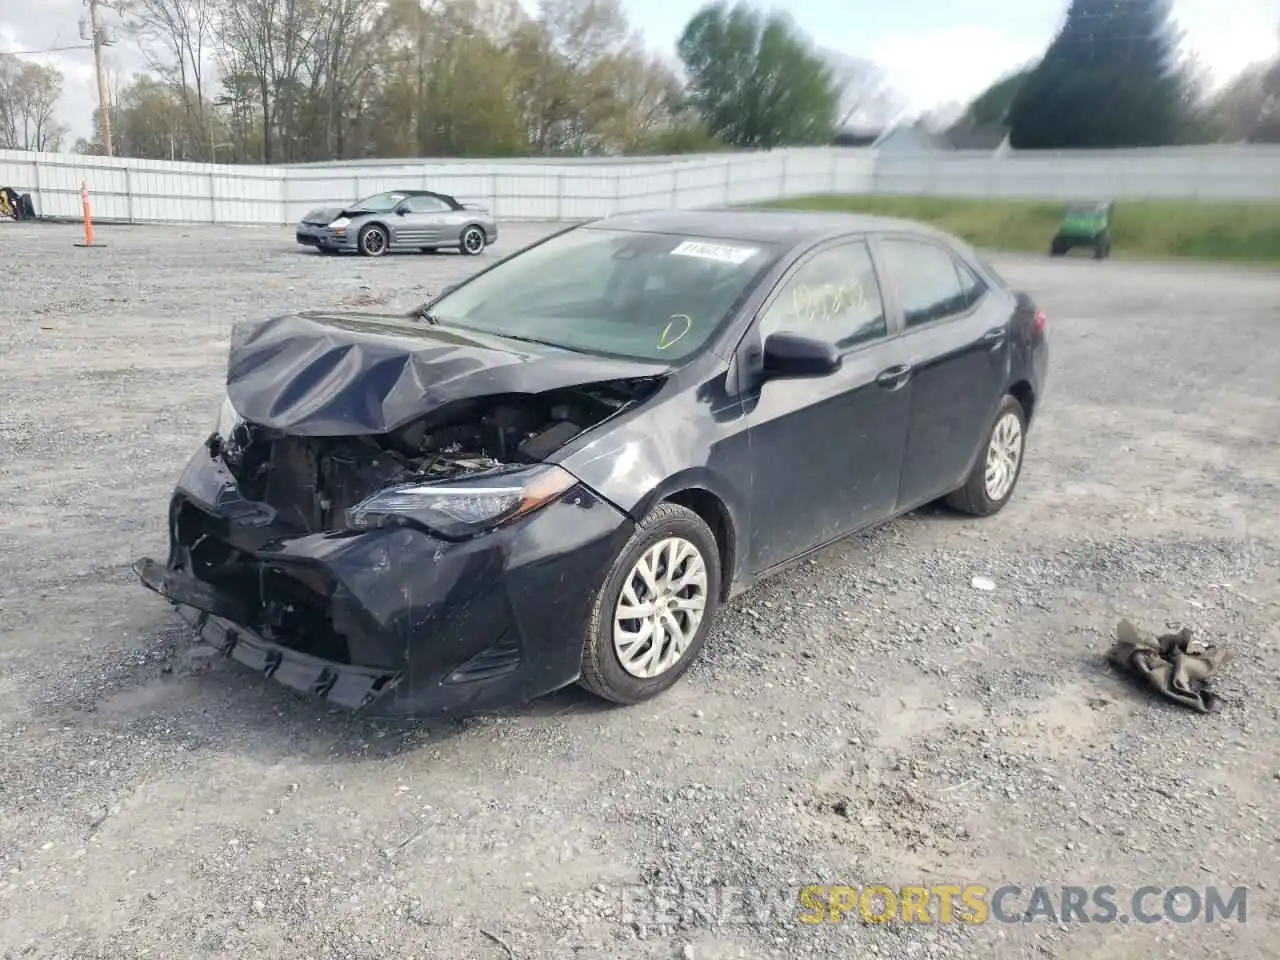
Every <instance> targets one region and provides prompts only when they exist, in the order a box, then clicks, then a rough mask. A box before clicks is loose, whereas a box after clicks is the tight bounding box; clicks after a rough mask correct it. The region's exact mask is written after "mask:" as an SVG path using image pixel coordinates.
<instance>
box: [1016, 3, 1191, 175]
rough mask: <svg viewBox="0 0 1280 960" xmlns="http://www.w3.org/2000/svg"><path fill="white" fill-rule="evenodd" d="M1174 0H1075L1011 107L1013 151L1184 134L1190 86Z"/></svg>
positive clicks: (1135, 143) (1132, 142)
mask: <svg viewBox="0 0 1280 960" xmlns="http://www.w3.org/2000/svg"><path fill="white" fill-rule="evenodd" d="M1170 10H1171V0H1071V6H1070V8H1069V9H1068V11H1067V19H1066V22H1065V24H1064V25H1063V27H1062V29H1061V31H1059V33H1058V35H1057V36H1056V37H1055V38H1054V40H1053V42H1052V43H1051V44H1050V45H1049V49H1048V50H1047V51H1046V52H1045V55H1044V59H1043V60H1042V61H1041V62H1040V64H1039V66H1037V67H1036V68H1035V69H1034V70H1033V71H1032V72H1031V75H1030V76H1029V77H1027V79H1026V81H1025V82H1024V83H1023V84H1022V85H1021V87H1020V89H1019V90H1018V93H1017V95H1016V96H1015V97H1014V99H1013V103H1012V104H1011V106H1010V109H1009V140H1010V145H1011V146H1012V147H1014V149H1023V150H1026V149H1037V148H1039V149H1054V148H1057V149H1067V148H1073V147H1144V146H1162V145H1165V144H1172V143H1178V142H1180V141H1181V140H1182V138H1183V136H1184V134H1185V130H1186V124H1187V117H1188V113H1189V103H1188V100H1189V94H1190V84H1189V80H1188V77H1187V76H1186V71H1185V70H1184V68H1183V66H1182V62H1181V57H1180V53H1179V44H1180V41H1181V37H1180V35H1179V33H1178V31H1177V29H1176V27H1175V26H1174V24H1173V22H1172V20H1171V19H1170Z"/></svg>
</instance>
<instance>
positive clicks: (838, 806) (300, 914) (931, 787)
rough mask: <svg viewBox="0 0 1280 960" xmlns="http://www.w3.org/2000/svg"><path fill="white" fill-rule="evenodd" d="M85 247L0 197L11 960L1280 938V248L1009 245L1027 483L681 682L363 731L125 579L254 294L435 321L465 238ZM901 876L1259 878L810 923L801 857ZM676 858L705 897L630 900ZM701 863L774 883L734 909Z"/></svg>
mask: <svg viewBox="0 0 1280 960" xmlns="http://www.w3.org/2000/svg"><path fill="white" fill-rule="evenodd" d="M546 229H549V228H548V227H546V226H534V225H512V226H508V227H507V228H506V229H505V231H504V236H503V239H502V241H501V243H500V245H499V246H498V247H497V248H495V250H493V251H491V252H490V253H489V254H488V255H487V257H493V256H496V255H499V254H500V253H502V252H505V251H508V250H511V249H514V248H515V247H516V246H518V245H520V244H523V243H525V242H529V241H531V240H533V239H534V238H536V237H537V236H539V235H540V234H541V233H542V232H543V231H545V230H546ZM77 238H78V233H77V231H76V230H75V229H74V228H72V227H58V226H49V225H16V224H4V225H0V250H2V251H3V259H4V262H5V266H6V270H5V275H6V278H7V279H9V280H10V282H11V287H10V289H9V295H8V296H7V297H6V298H5V300H4V305H3V307H0V450H2V451H3V453H2V454H0V504H3V506H2V507H0V544H3V547H2V548H0V951H3V956H4V957H6V958H9V957H24V958H26V957H68V958H69V957H108V958H111V960H122V958H132V957H140V956H144V955H146V956H151V957H164V958H169V957H192V958H203V957H223V956H226V957H240V958H258V957H280V958H295V957H296V958H303V957H312V958H320V957H324V958H328V957H335V958H336V957H343V958H366V957H367V958H375V957H376V958H379V960H384V958H387V957H396V958H400V957H422V958H426V957H433V958H434V957H447V958H478V960H487V958H494V960H501V958H504V957H511V958H521V960H528V958H561V957H563V958H603V957H609V958H624V960H625V958H668V957H679V958H687V957H694V958H699V960H701V958H706V960H711V958H721V957H723V958H729V957H750V958H764V957H854V956H858V957H882V958H899V957H901V958H907V957H915V958H943V957H945V958H960V957H974V958H978V957H982V958H988V957H992V956H996V957H1007V958H1010V960H1021V958H1028V957H1035V956H1044V957H1059V958H1086V957H1088V958H1091V960H1108V958H1148V957H1158V956H1168V957H1187V958H1192V957H1194V958H1208V957H1224V958H1225V957H1230V958H1232V960H1246V958H1254V957H1259V958H1261V957H1274V956H1276V955H1277V952H1278V950H1280V909H1277V904H1276V899H1275V893H1274V890H1275V886H1274V885H1275V884H1276V883H1277V880H1276V878H1275V877H1276V875H1275V866H1276V863H1277V862H1280V849H1278V848H1280V799H1278V798H1280V782H1278V781H1277V778H1278V777H1280V713H1278V705H1280V668H1277V665H1276V662H1275V661H1274V660H1272V661H1268V660H1267V659H1266V656H1267V655H1268V654H1267V651H1272V650H1274V649H1275V647H1276V645H1277V641H1280V609H1278V601H1280V573H1278V567H1277V559H1278V557H1280V553H1278V545H1280V511H1277V509H1276V504H1277V503H1278V502H1280V455H1278V454H1277V447H1276V436H1277V433H1278V431H1280V399H1278V398H1277V394H1278V392H1280V391H1278V388H1277V384H1280V307H1278V304H1280V298H1278V297H1277V291H1278V290H1280V283H1278V282H1277V281H1278V280H1280V276H1278V275H1277V274H1276V273H1274V272H1261V271H1252V272H1249V271H1239V272H1231V271H1228V270H1225V269H1210V268H1201V267H1195V266H1167V265H1141V264H1127V263H1123V262H1117V261H1109V262H1103V263H1095V262H1093V261H1089V260H1083V259H1071V260H1067V261H1049V260H1048V259H1047V258H1035V257H1026V258H1015V257H995V258H994V262H995V263H996V264H997V266H998V268H999V269H1000V270H1001V271H1002V272H1003V273H1004V274H1005V275H1006V276H1007V277H1008V278H1010V279H1011V280H1012V281H1014V282H1015V283H1017V284H1018V285H1020V286H1023V287H1025V288H1026V289H1028V290H1030V291H1031V292H1032V293H1033V294H1035V295H1036V296H1037V297H1038V298H1039V300H1040V302H1041V304H1042V305H1043V306H1044V308H1045V309H1046V311H1047V312H1048V314H1049V317H1050V335H1051V342H1052V358H1051V374H1050V376H1051V380H1050V389H1051V396H1050V397H1049V398H1048V399H1047V401H1046V403H1045V406H1044V408H1043V419H1042V420H1041V421H1040V422H1039V423H1038V425H1037V427H1036V429H1035V430H1034V431H1033V433H1032V439H1031V448H1030V452H1029V459H1028V464H1027V469H1026V471H1025V473H1024V476H1023V480H1022V484H1021V487H1020V490H1019V494H1018V496H1017V498H1016V502H1014V503H1013V504H1012V505H1011V506H1010V507H1009V508H1008V509H1007V510H1006V511H1005V512H1003V513H1002V514H1000V515H999V516H998V517H995V518H992V519H990V520H986V521H970V520H960V519H956V518H954V517H950V516H948V515H946V514H943V513H939V512H936V511H924V512H922V513H918V514H915V515H912V516H910V517H907V518H904V519H902V520H900V521H897V522H895V523H893V524H891V525H888V526H886V527H884V528H882V529H880V530H878V531H876V532H874V533H872V534H869V535H867V536H863V537H860V538H857V539H854V540H851V541H849V542H846V543H844V544H842V545H839V546H837V547H834V548H831V549H829V550H827V551H825V552H824V553H823V554H822V555H821V556H819V557H817V558H815V559H812V560H810V561H808V562H806V563H805V564H803V565H801V566H800V567H799V568H798V569H795V570H793V571H791V572H788V573H786V574H784V575H782V576H780V577H778V578H776V579H775V580H773V581H770V582H768V583H766V584H764V585H762V586H760V587H759V588H758V589H756V590H754V591H752V592H750V593H748V594H747V595H745V596H743V597H741V598H740V599H739V600H737V601H736V602H735V603H734V604H733V605H731V606H730V607H729V608H728V609H726V610H725V611H724V615H723V617H722V620H721V622H720V623H719V625H718V629H717V630H716V632H715V634H714V635H713V637H712V639H711V642H710V644H709V646H708V650H707V653H706V655H705V657H704V658H703V660H702V661H701V662H700V663H699V664H698V665H697V666H696V667H695V668H694V669H693V670H692V672H691V673H690V674H689V675H688V676H687V677H686V679H685V680H684V681H683V682H682V683H680V684H679V685H677V687H676V688H674V689H673V690H671V691H670V692H669V693H668V694H666V695H665V696H663V697H661V698H659V699H658V700H657V701H655V702H651V703H649V704H645V705H642V706H639V707H635V708H631V709H625V710H623V709H614V710H609V709H602V708H600V707H599V706H598V705H597V704H596V703H595V702H594V701H592V700H590V699H589V698H588V697H587V696H585V695H584V694H581V693H579V692H577V691H576V690H569V691H564V692H562V693H560V694H556V695H554V696H552V697H549V698H547V699H546V700H544V701H542V702H539V703H537V704H534V705H532V706H531V707H529V708H527V709H523V710H518V711H513V712H510V713H507V714H503V715H499V716H489V717H484V718H479V719H476V720H472V721H468V722H465V723H458V724H449V725H443V726H431V727H422V726H412V725H405V726H377V725H374V724H371V723H369V722H364V721H359V720H355V719H352V718H350V717H347V716H343V715H341V714H337V713H331V712H328V711H326V710H325V709H323V708H322V707H320V706H318V705H316V704H315V703H313V702H311V701H308V700H305V699H302V698H298V697H294V696H292V695H291V694H289V693H288V692H287V691H285V690H284V689H283V688H280V687H278V686H276V685H274V684H271V683H269V682H266V681H261V680H259V679H257V678H255V677H252V676H249V675H247V674H246V673H245V672H243V671H242V670H241V669H240V668H238V667H236V666H235V665H234V664H229V663H225V662H223V661H221V660H214V659H211V658H210V657H208V656H207V655H205V651H204V650H203V648H201V647H199V646H196V645H194V644H192V642H191V639H190V636H189V634H188V631H187V630H186V628H185V627H184V626H183V624H182V623H181V622H180V621H179V620H178V619H177V618H176V616H174V615H173V614H171V613H170V612H168V610H167V608H166V607H165V605H164V604H163V603H162V602H161V601H160V600H159V599H158V598H156V597H155V596H154V595H152V594H149V593H147V592H146V591H144V590H143V589H142V588H141V587H140V586H138V585H137V584H136V583H135V582H133V580H132V577H131V574H130V572H129V569H128V564H129V563H130V561H131V560H132V559H133V558H135V557H136V556H138V555H141V554H152V555H162V554H163V550H164V542H165V541H164V525H163V524H164V511H165V504H166V498H167V496H168V493H169V491H170V489H171V485H172V483H173V481H174V480H175V478H176V476H177V473H178V471H179V469H180V467H181V465H182V464H183V462H185V460H186V458H187V457H188V456H189V455H190V453H191V451H192V450H193V448H194V446H195V444H196V443H198V442H199V440H200V438H202V437H203V436H204V434H205V432H206V431H207V430H208V429H209V427H210V426H211V423H212V421H213V419H214V417H215V415H216V412H217V406H218V402H219V399H220V396H221V387H220V383H221V378H222V374H223V365H224V360H225V350H226V337H227V333H228V327H229V324H230V323H231V321H232V320H233V319H236V318H239V317H246V316H262V315H266V314H271V313H275V312H282V311H286V310H290V309H294V308H301V307H304V306H308V305H317V304H326V305H328V304H332V305H342V304H345V305H349V306H351V307H352V308H357V309H378V308H379V307H380V306H381V305H383V304H386V305H390V306H395V307H401V306H409V305H411V304H414V303H417V302H420V301H421V300H422V299H424V298H425V297H426V295H427V293H428V292H429V291H431V290H435V289H438V288H439V286H440V285H442V284H444V283H446V282H449V281H450V280H451V279H453V278H456V277H458V276H460V275H462V274H463V273H465V272H466V271H467V270H469V269H471V268H473V267H474V266H475V264H472V263H469V262H468V261H466V260H465V259H463V258H461V257H458V256H455V255H446V254H441V255H438V256H416V255H415V256H397V257H391V258H387V259H386V260H383V261H377V262H369V261H363V260H356V259H338V260H334V259H328V258H321V257H319V256H316V255H310V254H306V253H303V252H301V251H299V250H297V249H295V247H294V244H293V241H292V237H291V235H290V234H289V233H288V232H286V231H282V230H266V229H262V230H259V229H242V230H236V229H215V228H187V227H171V228H145V229H144V228H123V227H121V228H110V227H102V228H100V230H99V239H101V240H102V241H104V242H105V243H106V244H107V246H106V247H105V248H102V249H96V250H85V249H77V248H75V247H74V246H73V244H74V242H75V240H76V239H77ZM480 262H481V263H483V262H486V261H485V260H484V259H482V260H481V261H480ZM15 281H16V282H15ZM975 576H982V577H988V578H990V579H991V580H993V581H994V583H995V589H994V590H993V591H989V592H988V591H981V590H975V589H974V588H973V587H972V586H971V580H972V578H973V577H975ZM1122 616H1129V617H1131V618H1133V619H1134V620H1135V621H1136V622H1137V623H1138V624H1139V625H1141V626H1144V627H1146V628H1148V629H1152V630H1156V629H1160V628H1163V627H1164V626H1165V625H1166V624H1167V623H1186V624H1188V625H1190V626H1192V627H1193V628H1194V629H1195V630H1197V631H1198V632H1200V633H1201V634H1202V635H1204V636H1206V637H1209V638H1213V639H1215V640H1219V641H1221V642H1225V643H1227V644H1229V645H1230V646H1231V647H1232V648H1233V650H1234V651H1235V654H1236V659H1235V660H1234V661H1233V662H1231V663H1230V664H1229V665H1228V667H1227V668H1226V670H1225V672H1224V674H1223V676H1222V678H1221V680H1220V681H1219V683H1218V689H1219V691H1220V692H1221V693H1222V694H1223V695H1224V696H1225V697H1226V698H1227V705H1226V708H1225V709H1224V711H1223V712H1222V713H1221V714H1218V715H1215V716H1208V717H1206V716H1200V715H1197V714H1194V713H1191V712H1189V711H1184V710H1180V709H1178V708H1176V707H1172V706H1168V705H1166V704H1165V703H1163V702H1161V701H1157V700H1155V699H1153V698H1150V697H1148V696H1147V695H1146V694H1145V693H1144V692H1142V691H1139V690H1136V689H1134V688H1133V687H1131V686H1129V685H1127V684H1125V683H1123V682H1121V680H1120V679H1118V678H1117V677H1116V676H1115V675H1114V674H1113V673H1112V672H1110V671H1109V670H1108V669H1107V668H1106V667H1105V666H1104V665H1103V663H1102V662H1101V656H1102V654H1103V653H1104V652H1105V650H1106V648H1107V646H1108V643H1109V640H1110V637H1111V634H1112V631H1113V630H1114V626H1115V623H1116V621H1117V620H1118V619H1119V618H1120V617H1122ZM877 883H883V884H888V885H890V886H892V887H898V886H901V885H904V884H925V885H937V884H946V883H956V884H962V883H980V884H983V885H985V886H987V887H989V888H995V887H998V886H1000V885H1002V884H1006V883H1013V884H1018V885H1020V886H1021V887H1023V888H1024V891H1028V892H1026V893H1024V895H1023V897H1022V898H1021V899H1016V898H1015V900H1013V901H1011V906H1014V907H1016V908H1021V907H1023V906H1025V904H1026V901H1027V896H1028V895H1029V889H1030V888H1031V887H1032V886H1034V885H1036V884H1046V885H1064V884H1071V885H1081V886H1094V885H1100V884H1110V885H1112V886H1115V887H1116V888H1117V889H1118V890H1119V891H1120V893H1119V894H1118V896H1117V900H1118V902H1119V904H1120V906H1121V912H1125V911H1124V907H1125V906H1126V903H1127V901H1126V897H1127V896H1128V894H1129V893H1130V892H1132V891H1133V890H1134V889H1136V888H1137V887H1139V886H1141V885H1144V884H1150V885H1153V886H1156V887H1160V888H1162V889H1164V888H1171V887H1174V886H1178V885H1188V886H1191V887H1194V888H1198V889H1200V890H1203V889H1204V888H1205V887H1206V885H1211V884H1218V885H1227V886H1233V887H1234V886H1247V887H1248V888H1249V894H1248V896H1249V899H1248V914H1247V921H1246V922H1245V923H1243V924H1242V923H1239V922H1238V921H1230V922H1219V923H1213V924H1207V923H1205V922H1203V920H1201V921H1199V922H1195V923H1187V924H1177V923H1172V922H1160V923H1155V924H1149V925H1148V924H1133V923H1131V924H1127V925H1124V924H1118V923H1110V924H1099V923H1091V924H1090V923H1081V922H1068V923H1058V922H1053V921H1051V920H1046V919H1036V920H1034V922H1029V923H1021V924H1003V923H994V922H991V923H987V924H982V925H966V924H960V923H953V924H934V925H926V924H911V925H904V924H901V923H890V924H874V923H866V922H863V920H862V919H860V918H858V917H857V915H856V913H855V914H853V915H851V916H850V917H848V918H846V919H845V921H844V922H842V923H834V924H833V923H825V924H820V925H817V926H809V925H805V924H803V923H798V922H795V915H796V907H795V904H796V900H795V897H796V895H797V891H798V889H799V888H800V887H801V886H804V885H808V884H851V885H867V884H877ZM681 884H684V885H688V886H689V888H690V889H692V890H693V891H695V894H696V896H697V898H698V899H699V901H700V902H702V903H703V906H704V909H702V910H692V911H687V912H686V913H685V915H683V916H675V913H676V912H675V911H669V912H668V913H667V914H666V915H665V916H663V915H657V916H655V915H653V911H651V910H647V909H643V908H642V906H637V905H636V904H635V903H634V902H633V901H631V900H630V899H628V898H627V897H625V896H624V893H623V891H624V889H630V890H632V892H633V893H634V892H635V889H636V888H635V887H634V885H644V886H643V887H642V888H640V889H647V890H665V889H669V888H672V887H676V886H677V885H681ZM709 885H727V886H728V887H732V888H743V889H744V891H746V892H743V893H742V894H738V895H735V894H732V893H731V894H729V897H730V898H731V899H732V900H733V902H731V903H730V904H729V906H733V903H734V902H740V903H742V902H745V903H747V904H749V905H756V906H758V905H759V904H760V903H765V904H767V903H768V902H769V901H768V899H767V898H769V897H781V898H784V899H785V900H786V901H787V908H788V909H787V911H786V913H785V915H784V914H783V913H780V912H778V911H779V910H780V909H781V906H780V905H779V904H778V903H777V902H774V906H775V907H777V908H778V909H777V910H775V911H774V913H772V914H770V912H769V911H768V910H763V909H762V910H761V911H760V912H758V913H757V912H755V911H754V910H753V909H751V908H748V909H745V910H743V909H738V910H737V911H735V912H734V913H733V914H730V913H728V912H727V911H726V909H725V908H724V905H723V903H722V904H721V907H720V908H719V909H712V907H714V904H715V902H716V901H715V898H714V896H713V895H712V894H708V893H707V892H706V890H707V889H708V887H709ZM736 897H740V898H741V899H740V901H739V900H737V899H734V898H736ZM761 897H762V898H765V899H764V900H759V899H758V898H761ZM1158 902H1159V898H1158V897H1157V898H1156V899H1155V900H1154V901H1150V903H1151V904H1158ZM682 903H683V901H682ZM673 919H674V920H677V921H678V922H674V923H670V922H663V921H664V920H665V921H670V920H673Z"/></svg>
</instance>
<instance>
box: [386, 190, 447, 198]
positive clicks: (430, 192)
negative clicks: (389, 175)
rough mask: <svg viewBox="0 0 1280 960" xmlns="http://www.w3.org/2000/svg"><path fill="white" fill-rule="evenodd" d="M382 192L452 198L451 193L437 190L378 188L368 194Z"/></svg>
mask: <svg viewBox="0 0 1280 960" xmlns="http://www.w3.org/2000/svg"><path fill="white" fill-rule="evenodd" d="M382 193H398V194H400V195H401V196H405V197H449V198H450V199H452V198H453V194H451V193H442V192H440V191H439V190H379V191H378V192H377V193H371V194H369V196H371V197H376V196H378V194H382Z"/></svg>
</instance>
